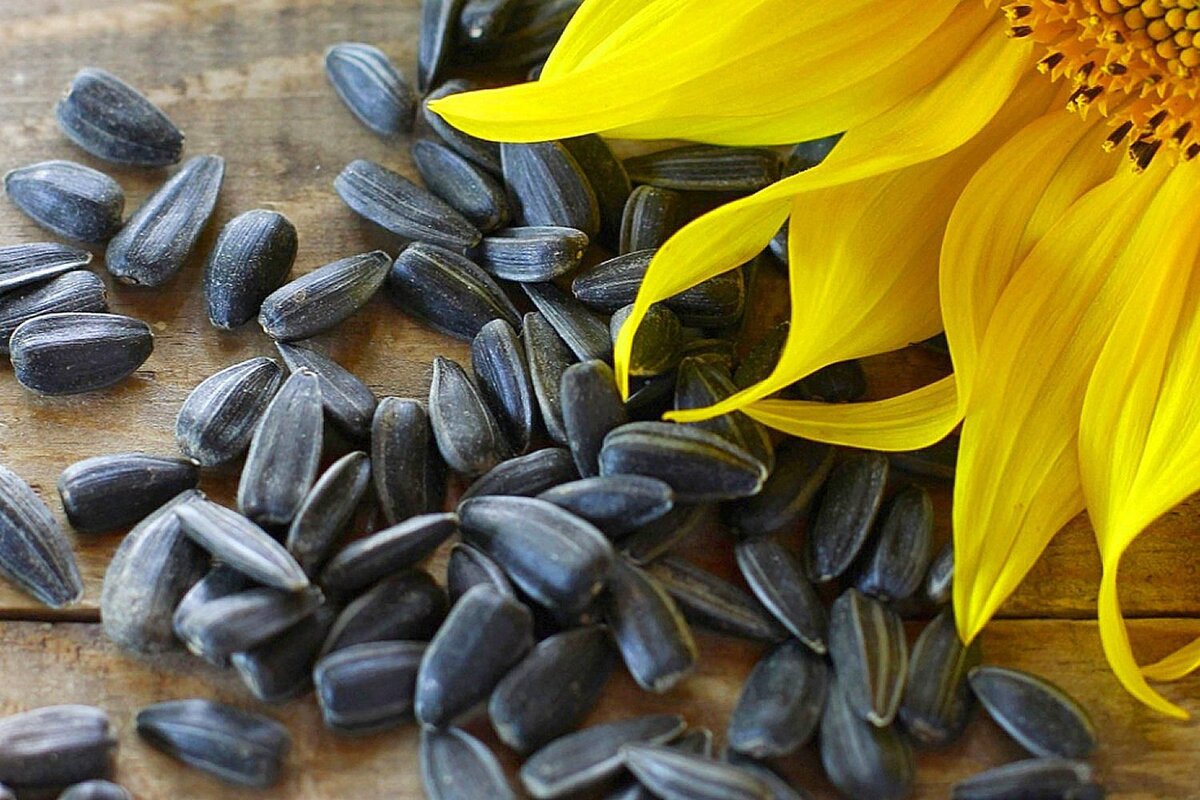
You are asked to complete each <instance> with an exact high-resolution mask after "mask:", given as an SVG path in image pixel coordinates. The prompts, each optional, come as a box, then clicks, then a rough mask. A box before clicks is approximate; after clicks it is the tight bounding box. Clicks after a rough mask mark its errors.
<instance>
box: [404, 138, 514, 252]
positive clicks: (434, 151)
mask: <svg viewBox="0 0 1200 800" xmlns="http://www.w3.org/2000/svg"><path fill="white" fill-rule="evenodd" d="M409 154H410V155H411V156H412V159H413V163H414V164H415V165H416V167H417V172H419V173H420V174H421V180H423V181H424V182H425V185H426V186H427V187H428V188H429V191H431V192H433V193H434V194H435V195H437V196H438V197H439V198H441V199H442V200H444V201H445V202H446V203H447V204H449V206H450V207H451V208H453V209H454V210H455V211H457V212H458V213H460V214H462V215H463V217H465V218H466V219H467V221H469V222H470V223H471V224H472V225H474V226H475V227H476V228H477V229H478V230H479V231H480V232H482V233H487V232H489V231H494V230H496V229H497V228H501V227H503V226H504V225H506V224H507V223H508V220H509V216H510V211H509V207H508V196H507V195H506V194H505V193H504V187H503V186H501V185H500V183H499V182H498V181H497V180H496V179H495V178H493V177H492V176H491V174H490V173H488V172H486V171H485V170H483V169H480V168H479V167H478V166H476V165H475V164H474V163H473V162H471V161H470V160H468V159H466V158H464V157H462V156H461V155H459V154H458V153H456V152H455V151H454V150H453V149H451V148H450V147H449V146H447V145H445V144H442V143H441V142H435V141H433V140H432V139H420V140H418V141H416V142H414V143H413V145H412V147H411V148H410V149H409Z"/></svg>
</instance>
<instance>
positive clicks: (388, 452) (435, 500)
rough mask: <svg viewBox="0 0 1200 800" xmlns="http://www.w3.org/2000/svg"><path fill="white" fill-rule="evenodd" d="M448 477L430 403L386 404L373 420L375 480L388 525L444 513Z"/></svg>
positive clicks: (393, 401)
mask: <svg viewBox="0 0 1200 800" xmlns="http://www.w3.org/2000/svg"><path fill="white" fill-rule="evenodd" d="M443 472H444V468H443V465H442V463H441V456H440V455H439V454H438V452H437V444H436V443H435V442H434V440H433V434H432V433H431V432H430V430H429V415H428V414H427V413H426V411H425V406H424V404H423V403H421V402H420V401H419V400H405V399H402V398H399V397H385V398H383V399H382V400H380V401H379V405H378V406H377V407H376V408H375V417H374V419H373V420H372V421H371V480H372V482H373V483H374V484H375V497H376V499H377V500H378V501H379V505H380V507H381V508H382V510H383V515H384V518H385V519H387V521H388V524H389V525H395V524H397V523H399V522H402V521H403V520H406V519H408V518H409V517H413V516H416V515H417V514H426V513H429V512H432V511H436V510H438V509H440V508H441V507H442V497H443V495H444V493H445V476H444V474H443Z"/></svg>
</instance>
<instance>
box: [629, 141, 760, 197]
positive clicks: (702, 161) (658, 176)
mask: <svg viewBox="0 0 1200 800" xmlns="http://www.w3.org/2000/svg"><path fill="white" fill-rule="evenodd" d="M780 166H781V165H780V163H779V156H778V155H777V154H776V153H775V151H774V150H769V149H766V148H760V147H721V146H717V145H706V144H700V145H686V146H684V147H674V148H671V149H669V150H660V151H658V152H657V153H648V154H646V155H642V156H635V157H633V158H629V159H626V161H625V170H626V172H628V173H629V178H630V180H632V181H633V182H634V183H648V184H650V185H652V186H661V187H663V188H665V189H680V190H685V191H693V192H757V191H758V190H759V189H764V188H766V187H767V186H770V185H771V184H772V183H774V182H775V181H777V180H779V171H780Z"/></svg>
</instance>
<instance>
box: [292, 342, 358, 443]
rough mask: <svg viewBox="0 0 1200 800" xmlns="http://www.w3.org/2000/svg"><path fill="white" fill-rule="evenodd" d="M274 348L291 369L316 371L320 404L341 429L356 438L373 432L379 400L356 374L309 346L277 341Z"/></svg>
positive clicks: (348, 435) (355, 439)
mask: <svg viewBox="0 0 1200 800" xmlns="http://www.w3.org/2000/svg"><path fill="white" fill-rule="evenodd" d="M275 349H277V350H278V351H279V355H280V356H281V357H282V358H283V363H284V364H286V365H287V368H288V370H289V371H290V372H296V371H298V370H301V369H307V370H309V371H311V372H313V373H315V374H316V376H317V381H318V383H319V384H320V387H321V405H322V407H323V408H324V409H325V413H326V414H327V415H328V416H329V420H330V422H332V423H333V424H334V425H335V426H337V428H338V430H340V431H341V432H342V433H343V434H345V435H346V436H347V437H348V438H350V439H352V440H354V441H365V440H366V439H367V438H368V437H369V436H370V435H371V419H372V417H374V415H375V406H376V402H377V401H376V399H375V393H374V392H372V391H371V389H370V387H368V386H367V385H366V384H365V383H363V382H362V380H361V379H360V378H359V377H358V376H357V375H355V374H354V373H352V372H350V371H349V370H348V369H346V368H345V367H343V366H342V365H341V364H338V363H337V362H336V361H334V360H333V359H331V358H329V357H328V356H326V355H323V354H321V353H319V352H317V351H316V350H313V349H312V348H310V347H305V346H303V345H299V344H290V343H287V342H276V343H275Z"/></svg>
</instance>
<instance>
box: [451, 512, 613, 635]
mask: <svg viewBox="0 0 1200 800" xmlns="http://www.w3.org/2000/svg"><path fill="white" fill-rule="evenodd" d="M459 513H460V514H461V516H462V528H463V536H464V538H465V540H466V541H467V543H468V544H472V545H474V546H475V547H478V548H479V549H480V550H482V551H483V552H484V553H486V554H487V555H489V556H490V557H491V558H493V559H494V560H495V561H496V563H497V564H499V565H500V566H501V567H502V568H503V569H504V571H505V572H506V573H508V576H509V578H511V579H512V581H513V582H514V583H515V584H516V585H517V586H519V587H521V589H522V590H523V591H525V592H526V593H527V594H528V595H529V596H530V597H532V598H533V599H534V600H536V601H537V602H539V603H541V604H542V605H545V606H549V607H551V608H554V609H559V610H561V611H564V612H566V613H572V612H576V611H580V610H582V609H583V608H584V607H585V606H587V605H588V603H590V602H591V600H592V598H594V597H595V596H596V593H597V592H599V591H600V589H601V588H602V587H603V586H604V581H605V579H606V578H607V577H608V573H609V570H610V569H611V567H612V564H613V549H612V546H611V545H610V544H609V543H608V540H607V539H605V538H604V534H602V533H600V531H598V530H596V528H595V526H593V525H592V524H591V523H590V522H585V521H584V520H582V519H580V518H579V517H576V516H575V515H574V514H571V513H570V512H568V511H564V510H563V509H561V508H559V507H558V506H555V505H552V504H550V503H547V502H546V501H544V500H537V499H534V498H531V497H500V496H491V497H475V498H473V499H470V500H467V501H466V502H465V503H463V504H462V505H461V506H460V507H459Z"/></svg>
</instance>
